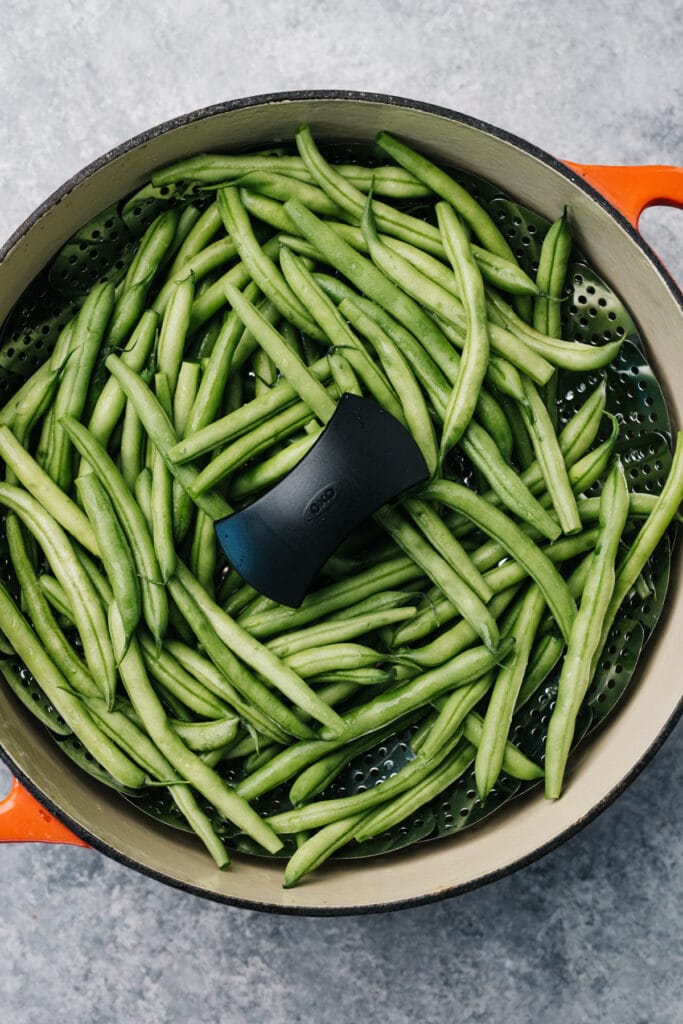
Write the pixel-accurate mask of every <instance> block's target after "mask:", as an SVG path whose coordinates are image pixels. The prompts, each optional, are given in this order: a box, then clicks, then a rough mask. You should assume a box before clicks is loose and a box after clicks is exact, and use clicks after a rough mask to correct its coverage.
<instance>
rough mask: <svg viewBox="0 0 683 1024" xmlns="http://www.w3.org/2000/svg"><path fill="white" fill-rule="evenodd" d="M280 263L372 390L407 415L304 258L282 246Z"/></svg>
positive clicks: (399, 415)
mask: <svg viewBox="0 0 683 1024" xmlns="http://www.w3.org/2000/svg"><path fill="white" fill-rule="evenodd" d="M280 265H281V266H282V271H283V273H284V275H285V278H286V279H287V280H288V281H289V283H290V286H291V288H292V289H293V290H295V291H296V293H297V295H299V296H300V298H301V301H302V302H303V303H304V305H305V306H306V308H307V309H308V311H309V313H310V314H311V316H312V317H313V318H314V319H315V320H316V322H317V323H318V324H319V325H320V328H321V330H323V331H324V332H325V334H326V335H327V337H328V339H329V342H330V343H331V344H332V345H334V346H336V347H337V348H338V349H341V350H342V351H343V353H344V355H345V356H346V358H347V359H348V360H349V361H350V362H351V364H352V365H353V366H354V367H355V368H356V371H357V372H358V373H360V375H361V377H362V379H363V381H364V382H365V384H366V387H367V388H368V390H369V392H370V394H371V395H372V396H373V397H374V398H376V399H377V401H378V402H379V403H380V405H382V406H384V408H385V409H386V410H387V412H390V413H391V414H392V416H396V418H397V419H399V420H401V419H402V418H403V409H402V408H401V404H400V403H399V401H398V400H397V398H396V395H395V394H394V392H393V390H392V388H391V387H390V385H389V382H388V381H387V378H386V376H385V375H384V374H383V373H382V372H381V371H380V370H379V369H378V368H377V367H376V365H375V364H374V363H373V361H372V359H371V358H370V357H369V355H368V353H367V351H366V349H365V347H364V346H363V345H362V344H361V342H360V341H359V339H358V338H357V337H356V335H355V334H354V333H353V331H352V330H351V328H350V327H349V325H348V323H347V322H346V320H345V319H344V317H343V316H341V315H340V312H341V311H338V310H337V307H336V306H335V305H334V303H333V302H332V300H331V299H330V298H329V297H328V296H327V295H326V294H325V292H324V291H323V289H322V288H321V287H320V285H319V284H318V282H317V281H316V280H315V278H314V277H313V275H312V274H311V272H310V271H309V270H308V269H307V267H306V266H305V264H304V262H303V260H301V259H299V258H298V257H297V256H296V255H295V254H294V253H292V252H291V251H290V250H288V249H287V248H286V247H285V246H283V247H282V249H281V250H280Z"/></svg>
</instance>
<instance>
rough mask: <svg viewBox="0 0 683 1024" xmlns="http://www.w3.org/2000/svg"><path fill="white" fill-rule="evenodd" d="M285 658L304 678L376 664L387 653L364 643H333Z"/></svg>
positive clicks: (384, 658) (286, 662)
mask: <svg viewBox="0 0 683 1024" xmlns="http://www.w3.org/2000/svg"><path fill="white" fill-rule="evenodd" d="M270 650H272V648H270ZM283 660H284V663H285V665H288V666H289V667H290V668H291V669H293V670H294V671H295V672H296V673H297V674H298V675H300V676H301V677H302V679H310V677H311V676H316V677H318V676H321V675H324V674H325V673H327V672H336V671H341V670H345V669H356V668H365V667H369V666H371V665H373V666H374V665H377V663H378V662H381V661H384V660H386V655H383V654H381V653H380V652H379V651H375V650H373V649H372V648H370V647H365V646H363V644H353V643H333V644H328V645H326V646H324V647H317V646H316V647H309V648H304V649H303V650H300V651H296V652H295V653H294V654H289V655H286V656H285V657H284V659H283Z"/></svg>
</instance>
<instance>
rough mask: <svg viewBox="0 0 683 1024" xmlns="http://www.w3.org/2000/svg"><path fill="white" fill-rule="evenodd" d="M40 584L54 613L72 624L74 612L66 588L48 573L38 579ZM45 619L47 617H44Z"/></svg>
mask: <svg viewBox="0 0 683 1024" xmlns="http://www.w3.org/2000/svg"><path fill="white" fill-rule="evenodd" d="M38 584H39V586H40V589H41V592H42V593H43V594H44V596H45V597H46V598H47V600H48V602H49V603H50V605H51V606H52V608H53V609H54V611H56V612H57V614H58V615H60V616H61V617H62V618H63V619H66V620H67V621H68V622H70V623H72V622H73V610H72V608H71V605H70V603H69V600H68V598H67V597H66V594H65V593H64V587H63V586H62V585H61V583H60V582H59V581H58V580H57V579H56V578H55V577H54V576H50V575H49V574H48V573H43V575H42V576H40V577H39V578H38ZM31 618H32V619H33V616H31ZM44 618H46V617H45V616H44Z"/></svg>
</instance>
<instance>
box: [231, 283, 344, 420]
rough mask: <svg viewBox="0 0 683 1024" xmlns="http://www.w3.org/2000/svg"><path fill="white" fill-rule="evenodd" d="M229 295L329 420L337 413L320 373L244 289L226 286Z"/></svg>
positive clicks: (285, 370) (304, 397)
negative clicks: (275, 326) (275, 327)
mask: <svg viewBox="0 0 683 1024" xmlns="http://www.w3.org/2000/svg"><path fill="white" fill-rule="evenodd" d="M226 295H227V297H228V300H229V301H230V303H231V305H232V307H233V309H236V310H237V312H238V314H239V316H240V319H241V320H242V322H243V323H244V325H245V327H247V328H248V329H249V330H250V331H251V332H252V333H253V334H254V336H255V337H256V338H257V339H258V342H259V345H261V347H262V348H263V349H264V350H265V351H266V352H267V353H268V355H269V356H270V357H271V359H272V360H273V362H274V363H275V364H276V365H277V366H278V367H279V369H280V371H281V372H282V374H283V375H284V376H285V377H286V378H287V380H288V381H289V383H290V384H291V385H292V387H293V388H294V390H295V391H296V392H297V394H298V395H299V396H300V397H301V399H302V400H303V401H305V402H306V403H307V404H308V405H309V407H310V409H311V411H312V412H313V413H314V414H315V415H316V416H318V417H319V418H320V419H321V421H322V422H327V420H328V419H329V418H330V417H331V416H332V414H333V413H334V403H333V402H332V401H331V400H330V398H329V396H328V395H327V394H326V392H325V390H324V388H323V387H322V385H321V384H320V383H319V381H318V380H317V379H316V377H315V376H314V375H313V374H311V373H310V371H309V370H308V368H307V367H306V366H305V364H304V363H303V362H302V361H301V360H300V359H299V357H298V356H297V355H296V353H295V352H294V351H293V350H292V349H291V348H290V347H289V345H288V344H287V342H286V341H285V340H284V338H283V337H282V335H280V334H278V332H277V331H276V330H275V329H274V328H273V327H272V326H271V325H270V324H269V323H268V322H267V320H265V319H264V318H263V317H262V316H261V315H260V313H259V312H258V310H256V309H255V307H254V306H253V305H252V304H251V303H250V302H248V301H247V300H245V299H244V297H243V295H242V294H241V293H240V292H238V291H237V290H236V289H235V288H232V287H230V286H226ZM307 315H308V314H307ZM316 330H317V327H316Z"/></svg>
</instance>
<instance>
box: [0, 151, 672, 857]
mask: <svg viewBox="0 0 683 1024" xmlns="http://www.w3.org/2000/svg"><path fill="white" fill-rule="evenodd" d="M565 163H566V166H567V167H569V169H570V170H572V171H574V172H575V173H576V174H578V175H579V176H580V177H581V178H584V179H585V180H586V181H587V182H588V184H589V185H592V186H593V188H595V189H597V190H598V192H601V193H602V195H604V197H605V199H607V200H608V201H609V202H610V203H611V204H612V205H613V206H614V207H615V208H616V209H617V210H619V212H620V213H622V214H623V215H624V216H625V217H626V218H627V219H628V220H629V221H630V222H631V224H633V226H634V227H636V228H637V227H638V220H639V219H640V215H641V213H642V212H643V210H645V209H646V208H647V207H648V206H653V205H656V204H661V205H665V206H680V207H683V167H666V166H652V167H637V166H636V167H618V166H608V165H600V164H577V163H573V162H571V161H569V160H566V161H565ZM0 842H5V843H11V842H41V843H68V844H70V845H72V846H87V843H85V842H84V841H83V840H82V839H79V838H78V836H75V835H74V834H73V832H70V831H69V829H68V828H67V827H66V825H62V823H61V822H60V821H58V820H57V819H56V818H54V817H53V816H52V815H51V814H49V813H48V812H47V811H46V810H45V809H44V808H43V807H41V805H40V804H39V803H38V801H37V800H36V799H35V798H34V797H32V796H31V794H30V793H29V792H28V791H27V790H26V789H24V787H23V786H22V785H21V783H20V782H18V781H17V780H16V779H14V781H13V784H12V789H11V790H10V793H9V795H8V796H7V797H6V798H5V799H4V800H0Z"/></svg>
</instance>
